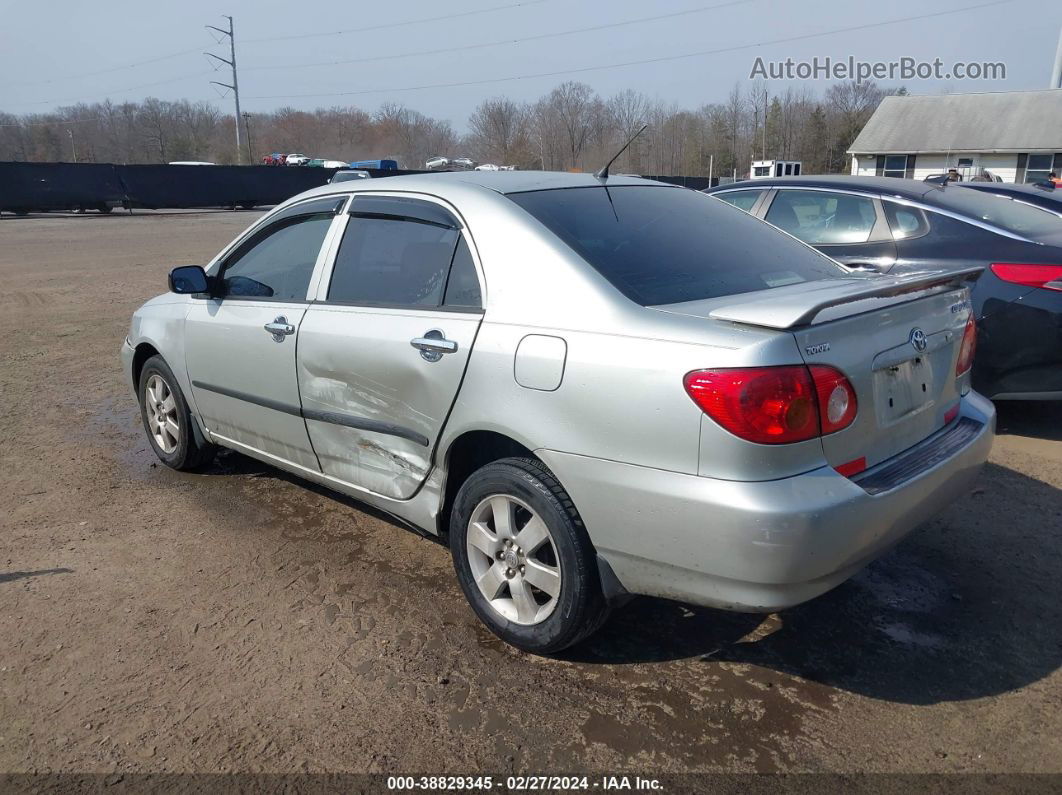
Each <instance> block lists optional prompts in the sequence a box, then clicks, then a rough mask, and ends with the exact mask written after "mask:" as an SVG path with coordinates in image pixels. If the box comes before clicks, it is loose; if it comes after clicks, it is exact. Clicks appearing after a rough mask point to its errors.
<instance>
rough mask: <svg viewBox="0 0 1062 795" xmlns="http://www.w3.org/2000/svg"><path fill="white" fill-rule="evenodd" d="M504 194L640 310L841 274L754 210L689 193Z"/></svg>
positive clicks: (632, 189) (642, 188) (652, 189)
mask: <svg viewBox="0 0 1062 795" xmlns="http://www.w3.org/2000/svg"><path fill="white" fill-rule="evenodd" d="M509 198H510V199H511V200H512V201H514V202H515V203H516V204H518V205H520V207H522V208H523V209H524V210H526V211H527V212H528V213H530V214H531V215H532V216H534V218H536V219H537V220H538V221H539V222H541V223H542V224H543V225H544V226H545V227H546V228H547V229H549V230H550V231H551V232H553V233H554V234H555V235H557V237H559V238H560V239H561V240H562V241H564V242H565V243H566V244H567V245H568V246H569V247H570V248H572V249H573V250H574V251H575V252H576V253H577V254H579V255H580V256H581V257H582V258H583V259H584V260H586V261H587V262H588V263H590V265H592V266H593V267H594V269H595V270H597V271H598V272H599V273H600V274H601V275H602V276H604V277H605V278H606V279H607V280H608V281H609V282H611V284H612V285H613V286H614V287H615V288H616V289H618V290H619V291H620V292H621V293H623V294H624V295H625V296H627V297H628V298H630V299H631V300H632V301H635V302H637V303H639V304H642V305H643V306H655V305H660V304H674V303H679V302H682V301H698V300H702V299H705V298H717V297H719V296H724V295H734V294H736V293H747V292H753V291H756V290H764V289H768V288H771V287H781V286H783V285H786V284H795V283H798V282H806V281H814V280H817V279H829V278H840V277H843V276H844V275H845V274H846V271H844V270H843V269H842V268H841V267H840V266H839V265H837V263H835V262H833V261H832V260H830V259H828V258H827V257H825V256H822V255H821V254H818V253H816V252H815V251H813V250H812V249H809V248H807V247H806V246H803V245H801V244H800V243H798V242H796V241H794V240H792V239H791V238H788V237H786V236H785V235H781V234H778V233H777V232H776V231H775V230H773V229H771V228H770V227H769V226H767V225H765V224H764V223H763V222H762V221H759V220H757V219H756V218H754V217H752V216H751V215H749V214H747V213H744V212H737V211H736V210H735V209H734V208H732V207H727V206H726V204H725V203H723V202H719V201H716V200H715V199H713V198H712V197H710V196H707V195H705V194H703V193H698V192H696V191H692V190H685V189H683V188H669V187H664V186H660V187H656V186H649V185H627V186H617V187H615V188H608V189H606V188H604V187H596V186H595V187H587V188H563V189H558V190H542V191H530V192H527V193H512V194H509Z"/></svg>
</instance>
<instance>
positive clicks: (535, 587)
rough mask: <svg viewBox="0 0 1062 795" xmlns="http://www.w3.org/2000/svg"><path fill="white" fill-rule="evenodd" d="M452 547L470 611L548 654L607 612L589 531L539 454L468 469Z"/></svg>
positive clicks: (507, 637) (520, 644) (510, 639)
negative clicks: (474, 469)
mask: <svg viewBox="0 0 1062 795" xmlns="http://www.w3.org/2000/svg"><path fill="white" fill-rule="evenodd" d="M450 551H451V554H452V555H453V560H454V570H455V571H456V573H457V579H458V582H459V583H460V584H461V589H462V590H463V591H464V593H465V597H466V598H467V599H468V602H469V604H470V605H471V606H472V609H473V610H474V611H475V613H476V615H477V616H478V617H479V619H480V620H481V621H482V622H483V623H484V624H486V625H487V627H488V629H490V631H491V632H493V633H494V634H495V635H497V636H498V637H499V638H501V639H502V640H504V641H506V642H507V643H510V644H512V645H513V646H516V647H517V648H520V649H524V650H525V651H529V652H533V653H535V654H553V653H555V652H558V651H561V650H562V649H566V648H568V647H569V646H573V645H574V644H576V643H578V642H579V641H581V640H583V639H584V638H586V637H588V636H589V635H591V634H592V633H593V632H595V631H596V630H597V629H598V628H599V627H600V626H601V625H602V624H603V623H604V621H605V619H606V618H607V617H608V607H607V605H606V603H605V598H604V596H603V595H602V592H601V582H600V578H599V575H598V569H597V557H596V554H595V552H594V548H593V545H592V544H591V543H590V537H589V536H588V535H587V533H586V528H585V527H584V526H583V522H582V520H581V519H580V518H579V512H578V511H577V510H576V509H575V505H574V503H572V500H571V498H570V497H569V496H568V493H567V492H566V491H565V490H564V488H563V487H562V486H561V485H560V483H559V482H557V479H556V478H555V477H554V476H553V473H552V472H550V471H549V469H548V468H547V467H546V466H545V465H544V464H543V463H542V462H541V461H538V460H535V459H531V458H505V459H502V460H500V461H495V462H493V463H490V464H487V465H486V466H484V467H482V468H481V469H478V470H477V471H476V472H474V473H473V474H472V475H471V476H470V477H469V478H468V480H466V481H465V482H464V484H462V486H461V488H460V490H459V491H458V492H457V496H456V498H455V499H454V507H453V511H452V513H451V519H450Z"/></svg>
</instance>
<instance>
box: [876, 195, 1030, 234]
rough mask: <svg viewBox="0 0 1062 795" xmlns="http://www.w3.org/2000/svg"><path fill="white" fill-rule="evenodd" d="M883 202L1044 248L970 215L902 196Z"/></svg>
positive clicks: (886, 198)
mask: <svg viewBox="0 0 1062 795" xmlns="http://www.w3.org/2000/svg"><path fill="white" fill-rule="evenodd" d="M881 200H882V201H890V202H894V203H895V204H903V205H906V206H907V207H917V208H918V209H919V210H922V211H923V212H927V213H936V214H937V215H943V216H944V217H945V218H951V219H952V220H955V221H961V222H962V223H964V224H969V225H970V226H976V227H978V228H980V229H984V230H985V231H986V232H991V233H992V234H994V235H1002V236H1003V237H1009V238H1010V239H1012V240H1020V241H1021V242H1022V243H1035V244H1036V245H1038V246H1042V245H1043V243H1040V242H1039V241H1036V240H1030V239H1029V238H1027V237H1023V236H1022V235H1019V234H1018V233H1017V232H1011V231H1009V230H1007V229H1001V228H1000V227H998V226H993V225H992V224H989V223H986V222H985V221H982V220H980V219H979V218H970V217H969V216H968V215H961V214H960V213H957V212H954V211H952V210H945V209H942V208H940V207H933V206H932V205H929V204H924V203H922V202H917V201H913V200H911V199H905V198H903V197H901V196H882V197H881ZM1008 201H1013V200H1012V199H1008ZM1048 212H1050V211H1048Z"/></svg>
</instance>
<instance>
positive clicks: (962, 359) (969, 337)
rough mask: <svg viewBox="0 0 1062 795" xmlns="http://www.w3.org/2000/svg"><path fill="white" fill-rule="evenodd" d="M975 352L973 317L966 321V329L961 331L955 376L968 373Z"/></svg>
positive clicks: (975, 340)
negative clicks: (960, 343)
mask: <svg viewBox="0 0 1062 795" xmlns="http://www.w3.org/2000/svg"><path fill="white" fill-rule="evenodd" d="M976 350H977V324H976V323H974V319H973V315H970V319H969V320H967V321H966V328H964V329H963V331H962V345H961V346H960V347H959V358H958V360H957V361H956V362H955V375H957V376H958V375H962V374H963V373H966V372H969V370H970V368H971V367H973V360H974V351H976Z"/></svg>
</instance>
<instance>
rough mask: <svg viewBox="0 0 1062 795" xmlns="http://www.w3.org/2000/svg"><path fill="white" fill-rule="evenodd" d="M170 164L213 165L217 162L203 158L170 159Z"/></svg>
mask: <svg viewBox="0 0 1062 795" xmlns="http://www.w3.org/2000/svg"><path fill="white" fill-rule="evenodd" d="M168 165H171V166H215V165H217V163H208V162H206V161H205V160H171V161H170V162H169V163H168Z"/></svg>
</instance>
